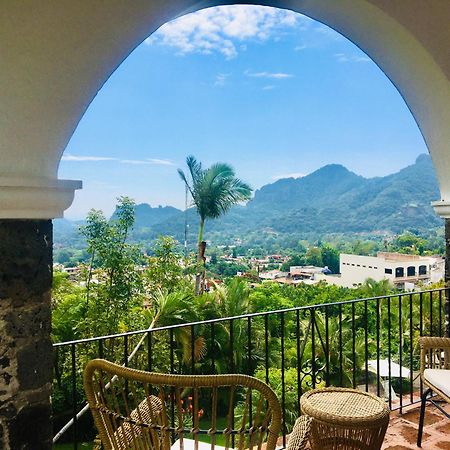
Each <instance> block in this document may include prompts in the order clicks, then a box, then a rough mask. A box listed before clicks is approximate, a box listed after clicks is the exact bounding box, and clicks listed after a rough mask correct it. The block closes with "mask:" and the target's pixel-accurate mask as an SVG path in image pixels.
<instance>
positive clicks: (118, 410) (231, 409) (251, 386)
mask: <svg viewBox="0 0 450 450" xmlns="http://www.w3.org/2000/svg"><path fill="white" fill-rule="evenodd" d="M84 388H85V391H86V396H87V399H88V402H89V406H90V408H91V411H92V415H93V417H94V422H95V425H96V427H97V429H98V431H99V435H100V439H101V441H102V444H103V447H104V448H105V450H129V449H132V450H135V449H136V450H144V449H152V450H169V449H170V448H171V446H173V447H172V448H176V449H179V450H199V449H200V450H201V449H203V448H205V445H206V446H208V448H211V450H214V448H215V447H216V448H217V450H219V449H218V447H225V448H226V449H230V448H236V449H238V450H243V449H253V448H255V447H256V448H257V449H258V450H261V449H262V446H263V444H265V445H264V448H265V449H266V450H275V445H276V441H277V438H278V434H279V432H280V428H281V407H280V403H279V401H278V399H277V397H276V395H275V393H274V392H273V391H272V389H271V388H270V387H269V386H267V385H266V384H265V383H263V382H262V381H260V380H258V379H256V378H253V377H250V376H246V375H166V374H159V373H150V372H144V371H140V370H134V369H130V368H126V367H122V366H119V365H117V364H113V363H111V362H108V361H105V360H101V359H96V360H93V361H90V362H89V363H88V364H87V366H86V368H85V371H84ZM205 443H206V444H205ZM174 444H175V445H174ZM200 447H201V448H200Z"/></svg>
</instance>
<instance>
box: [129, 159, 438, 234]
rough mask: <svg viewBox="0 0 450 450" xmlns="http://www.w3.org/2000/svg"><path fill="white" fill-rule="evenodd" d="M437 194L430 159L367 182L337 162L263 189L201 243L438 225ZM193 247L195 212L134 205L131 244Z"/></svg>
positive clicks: (214, 225)
mask: <svg viewBox="0 0 450 450" xmlns="http://www.w3.org/2000/svg"><path fill="white" fill-rule="evenodd" d="M438 198H439V188H438V183H437V179H436V175H435V172H434V168H433V165H432V162H431V158H430V156H429V155H426V154H422V155H419V156H418V157H417V159H416V161H415V163H414V164H411V165H409V166H407V167H404V168H403V169H401V170H400V171H398V172H396V173H394V174H390V175H387V176H384V177H374V178H365V177H363V176H361V175H357V174H355V173H354V172H352V171H350V170H349V169H347V168H346V167H344V166H342V165H340V164H328V165H326V166H323V167H321V168H319V169H318V170H316V171H314V172H312V173H310V174H309V175H306V176H304V177H301V178H284V179H280V180H277V181H275V182H274V183H270V184H267V185H264V186H262V187H261V188H260V189H258V190H256V192H255V195H254V197H253V198H252V199H251V200H250V201H249V202H248V203H247V204H246V205H239V206H236V207H234V208H232V210H231V211H230V212H229V213H227V214H226V215H225V216H223V217H221V218H219V219H215V220H211V221H208V222H207V238H208V239H212V240H213V241H216V240H217V239H218V238H219V237H221V238H231V237H235V238H236V237H239V238H241V239H245V236H246V235H247V234H248V233H255V232H256V233H267V232H270V233H273V234H296V235H297V234H298V235H304V234H311V233H315V234H317V235H319V234H321V233H344V234H345V233H359V232H367V233H381V232H382V233H391V234H395V233H401V232H403V231H404V230H405V229H419V230H420V229H429V228H433V227H437V226H439V225H441V224H442V220H441V219H440V218H439V217H437V216H436V214H435V213H434V211H433V209H432V207H431V201H433V200H436V199H438ZM185 222H187V223H188V224H189V229H188V234H189V240H190V241H191V242H192V241H195V238H196V232H197V228H198V218H197V215H196V212H195V209H194V208H190V209H189V210H187V211H181V210H179V209H177V208H174V207H172V206H165V207H162V206H159V207H156V208H152V207H151V206H150V205H148V204H145V203H142V204H139V205H136V224H135V229H134V231H133V235H132V237H133V238H134V239H135V240H138V241H142V240H152V239H154V238H156V237H157V236H158V235H161V234H167V235H172V236H174V237H175V238H176V239H178V240H180V241H182V240H184V231H185Z"/></svg>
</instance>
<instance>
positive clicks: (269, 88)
mask: <svg viewBox="0 0 450 450" xmlns="http://www.w3.org/2000/svg"><path fill="white" fill-rule="evenodd" d="M272 89H275V85H273V84H269V85H267V86H264V87H263V88H262V90H263V91H271V90H272Z"/></svg>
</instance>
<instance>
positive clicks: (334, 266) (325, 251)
mask: <svg viewBox="0 0 450 450" xmlns="http://www.w3.org/2000/svg"><path fill="white" fill-rule="evenodd" d="M321 251H322V263H323V265H324V266H327V267H328V268H329V269H330V270H331V272H332V273H339V252H338V251H337V250H336V249H335V248H333V247H331V246H330V245H327V244H325V245H323V246H322V248H321Z"/></svg>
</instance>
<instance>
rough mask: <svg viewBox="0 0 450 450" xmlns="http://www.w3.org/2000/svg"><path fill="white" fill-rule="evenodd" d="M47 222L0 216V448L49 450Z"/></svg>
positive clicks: (49, 264) (49, 271) (49, 275)
mask: <svg viewBox="0 0 450 450" xmlns="http://www.w3.org/2000/svg"><path fill="white" fill-rule="evenodd" d="M52 231H53V229H52V222H51V220H0V448H1V449H5V450H41V449H46V450H47V449H48V450H49V449H51V433H52V427H51V420H50V417H51V407H50V394H51V380H52V367H53V364H52V362H53V361H52V358H53V351H52V342H51V339H50V331H51V284H52V265H53V264H52V237H53V236H52Z"/></svg>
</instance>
